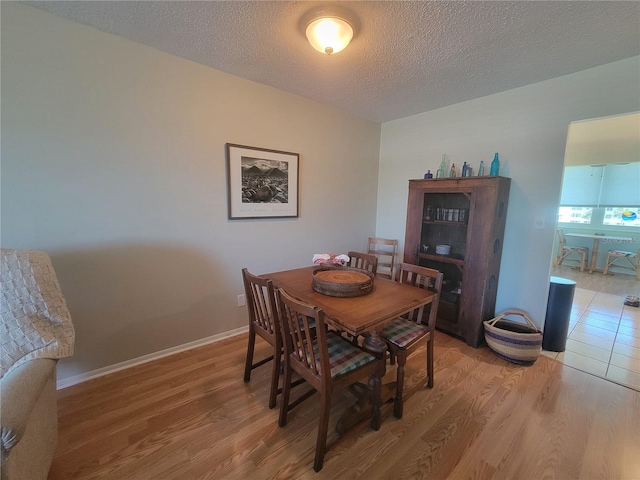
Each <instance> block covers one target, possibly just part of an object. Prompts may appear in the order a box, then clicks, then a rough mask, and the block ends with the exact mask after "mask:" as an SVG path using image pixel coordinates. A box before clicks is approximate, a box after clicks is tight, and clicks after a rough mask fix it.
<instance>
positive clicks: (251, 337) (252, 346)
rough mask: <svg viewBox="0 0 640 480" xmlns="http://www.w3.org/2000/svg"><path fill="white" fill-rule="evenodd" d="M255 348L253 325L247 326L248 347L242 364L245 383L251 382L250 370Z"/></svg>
mask: <svg viewBox="0 0 640 480" xmlns="http://www.w3.org/2000/svg"><path fill="white" fill-rule="evenodd" d="M255 346H256V332H255V331H254V330H253V325H250V326H249V345H248V346H247V360H246V361H245V364H244V381H245V383H246V382H248V381H249V380H251V369H252V368H253V351H254V349H255Z"/></svg>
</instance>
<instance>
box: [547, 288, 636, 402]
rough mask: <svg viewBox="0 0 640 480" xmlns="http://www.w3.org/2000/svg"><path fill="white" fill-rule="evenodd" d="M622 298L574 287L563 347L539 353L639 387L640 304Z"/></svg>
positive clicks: (600, 375) (571, 365) (580, 368)
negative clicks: (625, 302) (629, 302)
mask: <svg viewBox="0 0 640 480" xmlns="http://www.w3.org/2000/svg"><path fill="white" fill-rule="evenodd" d="M624 298H625V295H613V294H610V293H602V292H594V291H592V290H586V289H583V288H576V291H575V294H574V298H573V304H572V309H571V320H570V324H569V336H568V338H567V345H566V350H565V351H564V352H560V353H558V352H548V351H546V350H543V351H542V354H543V355H546V356H548V357H551V358H555V359H557V360H558V361H560V362H562V363H563V364H565V365H568V366H570V367H573V368H576V369H578V370H582V371H584V372H588V373H591V374H593V375H597V376H599V377H603V378H606V379H608V380H611V381H613V382H616V383H620V384H622V385H626V386H628V387H631V388H633V389H635V390H639V391H640V308H637V307H629V306H626V305H624Z"/></svg>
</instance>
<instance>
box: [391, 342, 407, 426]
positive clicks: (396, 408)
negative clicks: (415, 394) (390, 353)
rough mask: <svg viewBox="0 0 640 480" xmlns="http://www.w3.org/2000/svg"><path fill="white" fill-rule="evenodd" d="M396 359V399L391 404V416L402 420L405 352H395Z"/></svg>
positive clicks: (400, 350)
mask: <svg viewBox="0 0 640 480" xmlns="http://www.w3.org/2000/svg"><path fill="white" fill-rule="evenodd" d="M397 358H398V372H397V376H396V398H395V401H394V404H393V415H394V417H396V418H402V410H403V407H404V406H403V398H402V391H403V390H404V366H405V364H406V363H407V352H406V350H402V349H399V350H398V352H397Z"/></svg>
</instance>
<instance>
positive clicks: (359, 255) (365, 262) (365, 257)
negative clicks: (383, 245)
mask: <svg viewBox="0 0 640 480" xmlns="http://www.w3.org/2000/svg"><path fill="white" fill-rule="evenodd" d="M347 255H348V256H349V266H350V267H354V268H359V269H361V270H368V271H370V272H371V273H373V274H374V275H375V274H376V272H377V271H378V257H376V256H375V255H372V254H369V253H363V252H349V253H347Z"/></svg>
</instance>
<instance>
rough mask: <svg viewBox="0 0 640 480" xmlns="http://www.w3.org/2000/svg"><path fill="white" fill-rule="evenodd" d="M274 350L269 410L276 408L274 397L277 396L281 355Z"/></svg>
mask: <svg viewBox="0 0 640 480" xmlns="http://www.w3.org/2000/svg"><path fill="white" fill-rule="evenodd" d="M277 350H278V349H277V348H275V349H274V352H273V367H272V370H271V392H270V393H269V408H274V407H275V406H276V396H277V395H278V380H279V378H280V362H281V361H282V360H281V359H282V353H280V352H278V351H277Z"/></svg>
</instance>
